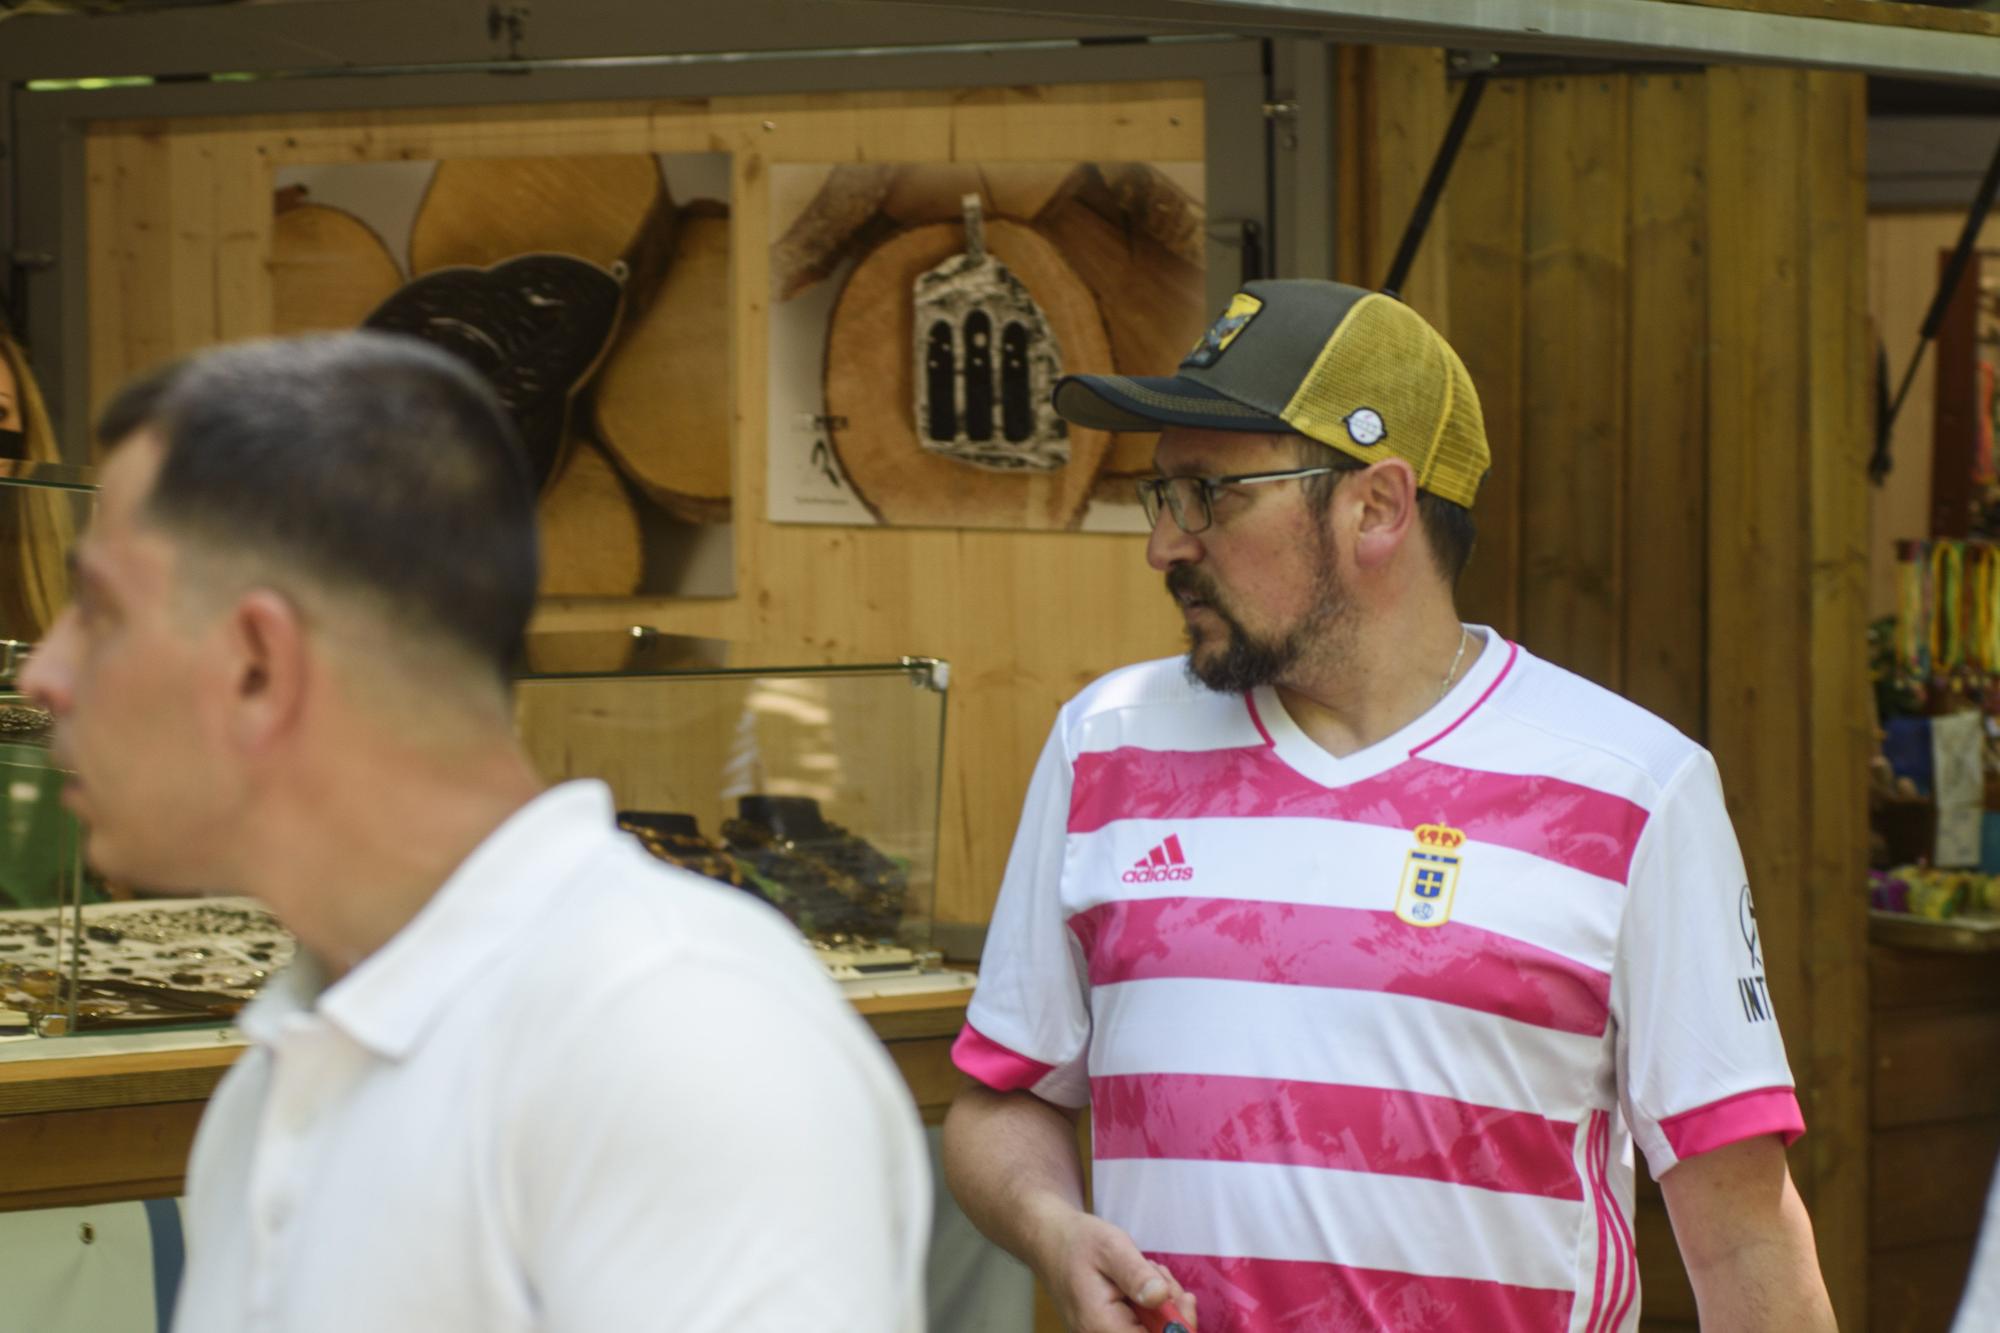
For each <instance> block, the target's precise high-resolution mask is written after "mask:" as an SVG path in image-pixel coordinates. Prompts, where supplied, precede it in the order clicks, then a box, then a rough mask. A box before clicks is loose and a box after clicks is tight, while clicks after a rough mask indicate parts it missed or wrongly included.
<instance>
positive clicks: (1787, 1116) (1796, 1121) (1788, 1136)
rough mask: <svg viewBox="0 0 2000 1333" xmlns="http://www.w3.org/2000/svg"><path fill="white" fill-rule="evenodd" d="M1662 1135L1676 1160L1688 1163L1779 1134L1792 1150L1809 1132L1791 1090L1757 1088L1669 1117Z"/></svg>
mask: <svg viewBox="0 0 2000 1333" xmlns="http://www.w3.org/2000/svg"><path fill="white" fill-rule="evenodd" d="M1660 1132H1661V1133H1662V1134H1664V1135H1666V1138H1667V1146H1668V1147H1670V1148H1672V1149H1673V1150H1674V1156H1675V1157H1676V1158H1678V1159H1680V1160H1681V1161H1686V1160H1687V1159H1688V1158H1690V1157H1698V1156H1700V1155H1701V1154H1702V1153H1705V1152H1713V1151H1714V1150H1715V1149H1717V1148H1724V1147H1727V1146H1728V1145H1730V1144H1732V1143H1741V1142H1742V1141H1743V1140H1744V1139H1754V1138H1756V1137H1757V1136H1758V1135H1760V1134H1776V1135H1778V1136H1779V1137H1780V1138H1781V1139H1783V1140H1784V1143H1785V1146H1786V1147H1788V1148H1789V1147H1790V1146H1791V1145H1792V1144H1793V1143H1794V1142H1795V1141H1797V1139H1798V1137H1799V1136H1800V1135H1801V1134H1803V1133H1805V1132H1806V1119H1805V1116H1803V1115H1801V1114H1800V1113H1799V1099H1798V1097H1797V1096H1796V1095H1794V1093H1793V1091H1792V1089H1790V1088H1758V1089H1757V1090H1756V1091H1754V1092H1739V1093H1737V1094H1736V1095H1735V1096H1734V1097H1724V1098H1723V1099H1722V1100H1721V1101H1719V1102H1710V1103H1709V1104H1708V1105H1707V1106H1697V1107H1696V1108H1695V1109H1694V1110H1692V1111H1683V1112H1681V1113H1680V1114H1679V1115H1670V1116H1668V1117H1667V1118H1666V1119H1665V1120H1662V1121H1661V1122H1660Z"/></svg>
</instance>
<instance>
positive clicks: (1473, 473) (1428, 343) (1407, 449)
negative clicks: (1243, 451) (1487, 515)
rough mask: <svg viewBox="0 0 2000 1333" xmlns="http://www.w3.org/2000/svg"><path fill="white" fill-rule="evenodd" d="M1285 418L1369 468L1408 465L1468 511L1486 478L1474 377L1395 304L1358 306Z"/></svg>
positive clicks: (1374, 299) (1381, 299) (1377, 300)
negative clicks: (1394, 462)
mask: <svg viewBox="0 0 2000 1333" xmlns="http://www.w3.org/2000/svg"><path fill="white" fill-rule="evenodd" d="M1282 415H1283V417H1284V420H1285V423H1286V424H1287V425H1289V426H1291V428H1292V429H1294V430H1296V431H1298V432H1299V433H1300V434H1302V435H1307V436H1310V437H1312V438H1313V439H1315V440H1318V441H1319V442H1320V443H1322V444H1326V445H1330V446H1332V447H1333V448H1335V449H1338V450H1340V451H1341V452H1342V453H1345V454H1349V455H1351V456H1353V457H1355V458H1359V459H1361V460H1362V461H1363V462H1366V463H1375V462H1379V461H1381V460H1382V459H1384V458H1388V457H1391V456H1394V457H1397V458H1403V459H1407V460H1408V461H1409V463H1410V466H1411V467H1413V468H1415V469H1416V473H1417V484H1418V485H1419V486H1421V487H1422V488H1423V489H1425V490H1428V491H1430V492H1432V493H1433V494H1436V495H1440V496H1443V497H1444V498H1445V499H1447V500H1451V501H1453V502H1454V503H1457V504H1461V505H1465V506H1467V507H1470V506H1471V504H1472V500H1473V497H1474V496H1475V495H1476V494H1477V493H1478V490H1479V482H1480V479H1481V478H1482V477H1484V476H1485V475H1486V468H1487V463H1488V455H1487V449H1486V429H1485V425H1484V422H1483V421H1482V419H1481V417H1480V414H1479V397H1478V395H1477V394H1476V393H1475V392H1474V391H1473V388H1472V379H1471V377H1470V376H1469V375H1467V374H1466V372H1465V366H1464V364H1463V363H1461V362H1460V361H1459V359H1458V356H1457V354H1456V353H1454V352H1453V351H1452V350H1451V348H1450V347H1449V346H1448V345H1447V344H1446V343H1445V341H1444V339H1442V338H1440V337H1439V336H1438V334H1437V331H1436V330H1435V329H1433V328H1431V326H1430V325H1429V324H1427V323H1425V322H1424V320H1423V317H1422V316H1420V315H1418V314H1417V313H1416V312H1415V311H1414V310H1411V309H1410V308H1409V307H1408V306H1406V305H1404V304H1403V303H1402V302H1400V301H1397V300H1395V299H1394V298H1393V297H1387V296H1382V295H1379V294H1377V295H1371V296H1367V297H1364V298H1363V299H1361V300H1360V301H1357V302H1355V304H1354V308H1353V309H1352V310H1350V311H1348V314H1347V318H1346V319H1344V320H1342V321H1341V323H1340V326H1339V327H1338V328H1336V329H1335V330H1334V331H1333V336H1332V337H1331V338H1329V339H1328V340H1327V343H1326V346H1325V347H1323V348H1321V349H1320V354H1319V357H1318V358H1317V359H1316V360H1315V361H1314V362H1313V366H1312V369H1311V370H1310V371H1309V372H1308V373H1307V375H1306V377H1305V381H1304V382H1303V383H1302V384H1300V385H1299V388H1298V391H1297V392H1296V393H1295V394H1293V395H1292V400H1291V402H1290V403H1288V404H1287V405H1286V408H1285V411H1284V413H1283V414H1282Z"/></svg>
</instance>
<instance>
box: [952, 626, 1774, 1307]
mask: <svg viewBox="0 0 2000 1333" xmlns="http://www.w3.org/2000/svg"><path fill="white" fill-rule="evenodd" d="M968 1017H969V1023H968V1025H967V1027H966V1029H965V1031H964V1032H963V1033H962V1034H961V1035H960V1037H959V1040H958V1043H957V1045H956V1047H955V1048H954V1056H955V1058H956V1060H957V1062H958V1064H959V1067H960V1068H961V1069H963V1070H964V1071H965V1072H966V1073H968V1074H970V1075H971V1076H973V1077H974V1078H977V1079H979V1080H980V1081H982V1082H984V1083H986V1084H988V1085H989V1086H992V1087H995V1088H1000V1089H1016V1088H1026V1089H1030V1090H1032V1091H1033V1092H1035V1093H1036V1094H1037V1095H1039V1096H1041V1097H1043V1098H1045V1099H1047V1100H1048V1101H1051V1102H1054V1103H1057V1104H1059V1105H1063V1106H1070V1107H1078V1106H1082V1105H1084V1104H1086V1102H1087V1103H1088V1104H1089V1105H1090V1106H1091V1111H1092V1124H1093V1173H1094V1176H1093V1180H1094V1189H1095V1199H1096V1209H1097V1211H1098V1213H1099V1214H1101V1215H1102V1216H1104V1217H1105V1218H1107V1219H1109V1220H1110V1221H1112V1222H1114V1223H1116V1224H1117V1225H1119V1226H1120V1227H1123V1228H1124V1229H1125V1230H1126V1231H1127V1232H1129V1233H1130V1234H1131V1235H1132V1236H1133V1238H1134V1239H1135V1240H1136V1241H1137V1242H1138V1244H1139V1246H1140V1248H1141V1249H1143V1250H1145V1251H1146V1252H1147V1253H1148V1254H1150V1255H1152V1256H1153V1257H1154V1258H1156V1259H1158V1260H1159V1261H1160V1262H1163V1263H1165V1264H1166V1265H1167V1266H1168V1267H1169V1268H1170V1269H1171V1270H1172V1271H1173V1272H1174V1274H1175V1276H1177V1277H1178V1278H1179V1279H1180V1280H1181V1281H1182V1282H1183V1283H1184V1284H1186V1285H1187V1286H1188V1287H1189V1289H1190V1290H1192V1291H1193V1292H1194V1293H1195V1294H1196V1296H1197V1297H1198V1298H1199V1302H1200V1311H1201V1324H1202V1329H1203V1333H1308V1331H1310V1333H1320V1331H1322V1330H1348V1329H1385V1330H1425V1331H1426V1333H1432V1331H1439V1330H1468V1331H1469V1330H1477V1331H1478V1333H1514V1331H1517V1330H1518V1331H1520V1333H1527V1331H1529V1330H1534V1331H1536V1333H1547V1331H1553V1330H1567V1331H1569V1333H1626V1331H1627V1330H1632V1329H1635V1328H1636V1327H1637V1326H1638V1320H1639V1299H1638V1298H1639V1280H1638V1269H1637V1265H1636V1263H1635V1259H1634V1253H1633V1226H1632V1221H1633V1200H1632V1186H1633V1175H1632V1171H1633V1153H1632V1149H1633V1145H1634V1143H1635V1142H1636V1144H1637V1146H1638V1148H1639V1149H1640V1150H1641V1151H1642V1152H1644V1153H1645V1155H1646V1159H1647V1162H1648V1164H1649V1165H1650V1166H1651V1168H1652V1171H1653V1173H1654V1174H1655V1175H1658V1174H1660V1173H1662V1172H1664V1171H1666V1170H1667V1169H1668V1168H1669V1167H1671V1166H1673V1165H1674V1164H1675V1163H1676V1162H1678V1161H1680V1160H1681V1159H1682V1158H1684V1157H1688V1156H1691V1155H1693V1154H1696V1153H1701V1152H1705V1151H1708V1150H1709V1149H1712V1148H1717V1147H1720V1146H1722V1145H1724V1144H1727V1143H1732V1142H1735V1141H1737V1140H1740V1139H1744V1138H1749V1137H1752V1136H1754V1135H1759V1134H1767V1133H1775V1134H1779V1135H1782V1136H1784V1137H1785V1139H1786V1141H1787V1142H1789V1141H1790V1140H1791V1139H1793V1138H1796V1137H1797V1136H1798V1135H1799V1134H1800V1133H1801V1132H1803V1129H1804V1125H1803V1121H1802V1120H1801V1118H1800V1115H1799V1109H1798V1103H1797V1101H1796V1099H1795V1098H1794V1096H1793V1092H1792V1078H1791V1072H1790V1069H1789V1068H1788V1066H1787V1065H1786V1062H1785V1052H1784V1047H1783V1046H1782V1044H1781V1043H1780V1041H1779V1037H1778V1030H1777V1024H1776V1022H1775V1021H1774V1020H1773V1018H1772V1015H1771V1008H1770V1001H1769V997H1768V993H1767V991H1766V989H1765V985H1764V970H1763V960H1762V955H1761V953H1760V952H1759V945H1758V940H1757V932H1756V918H1755V915H1754V913H1753V912H1752V910H1751V906H1750V896H1749V888H1748V885H1747V883H1746V880H1745V875H1744V870H1743V859H1742V854H1741V852H1740V851H1739V850H1738V847H1737V843H1736V838H1735V834H1734V832H1733V830H1732V829H1731V826H1730V823H1729V818H1728V815H1727V813H1726V812H1725V810H1724V808H1723V801H1722V790H1721V784H1720V781H1719V780H1718V777H1717V774H1716V770H1715V765H1714V762H1713V760H1712V759H1711V758H1710V757H1709V755H1708V753H1707V752H1706V751H1704V750H1703V749H1701V747H1699V746H1698V745H1696V744H1695V743H1694V742H1692V741H1690V740H1688V739H1687V738H1686V737H1684V736H1682V735H1680V734H1679V733H1678V732H1676V731H1675V730H1674V729H1673V728H1671V727H1669V726H1668V725H1667V724H1666V723H1664V722H1662V721H1660V720H1659V719H1658V718H1655V717H1653V716H1652V715H1651V714H1648V713H1646V712H1645V711H1644V710H1642V709H1640V708H1638V707H1636V706H1634V705H1633V704H1631V703H1628V702H1627V701H1625V700H1623V699H1621V698H1619V697H1618V696H1616V695H1614V694H1612V693H1610V692H1608V691H1606V690H1603V689H1601V688H1599V687H1597V686H1595V685H1593V684H1591V683H1589V682H1588V681H1585V680H1583V679H1581V678H1580V677H1577V676H1574V675H1572V674H1570V673H1569V672H1567V671H1564V670H1562V669H1561V668H1559V667H1556V666H1553V665H1551V664H1549V663H1546V662H1543V661H1541V660H1539V659H1537V658H1535V657H1533V656H1531V655H1530V654H1528V653H1526V652H1524V651H1522V650H1520V649H1519V648H1518V647H1516V646H1515V645H1513V644H1510V643H1508V642H1506V641H1505V640H1503V639H1501V638H1500V636H1499V635H1497V634H1494V633H1492V632H1490V631H1487V632H1486V633H1485V647H1484V649H1483V651H1482V652H1481V654H1480V657H1479V659H1478V660H1477V661H1476V662H1475V663H1474V665H1473V667H1472V670H1471V671H1470V672H1469V673H1468V674H1467V676H1466V677H1465V679H1464V680H1462V681H1461V682H1460V683H1459V684H1458V685H1457V686H1456V687H1455V688H1454V689H1453V690H1452V691H1451V692H1450V693H1449V694H1448V695H1447V696H1446V697H1445V698H1444V699H1443V700H1441V701H1440V702H1439V703H1438V705H1437V706H1436V707H1435V708H1433V709H1431V710H1430V711H1429V712H1427V713H1426V714H1424V716H1422V717H1420V718H1418V719H1417V720H1416V721H1414V722H1413V723H1411V724H1410V725H1409V726H1408V727H1406V728H1404V729H1403V730H1402V731H1401V732H1399V733H1397V734H1396V735H1394V736H1391V737H1389V738H1388V739H1386V740H1384V741H1381V742H1380V743H1378V744H1376V745H1372V746H1370V747H1368V748H1367V749H1365V750H1362V751H1359V752H1357V753H1355V754H1352V755H1348V756H1346V757H1345V758H1335V757H1334V756H1333V755H1331V754H1329V753H1327V752H1326V751H1325V750H1322V749H1321V748H1319V747H1318V746H1317V745H1315V744H1314V743H1313V742H1312V741H1311V740H1310V739H1309V738H1308V737H1307V736H1306V735H1305V734H1304V733H1303V732H1301V731H1300V730H1299V729H1298V727H1297V726H1296V725H1295V724H1294V723H1293V722H1292V721H1291V719H1290V718H1289V717H1288V716H1287V714H1286V712H1285V710H1284V708H1283V706H1282V704H1281V703H1280V702H1279V700H1278V698H1277V696H1276V694H1275V693H1274V692H1273V691H1271V690H1268V689H1265V690H1257V691H1253V692H1252V693H1251V694H1249V695H1225V694H1217V693H1214V692H1212V691H1209V690H1207V689H1205V688H1203V687H1202V686H1200V685H1198V684H1195V683H1193V682H1191V681H1190V680H1189V679H1188V678H1187V676H1186V674H1185V672H1184V669H1183V665H1182V662H1181V659H1178V658H1174V659H1167V660H1164V661H1159V662H1148V663H1145V664H1142V665H1139V666H1134V667H1128V668H1126V669H1124V670H1120V671H1117V672H1114V673H1112V674H1111V675H1109V676H1106V677H1104V678H1103V679H1102V680H1099V681H1098V682H1096V683H1095V684H1093V685H1092V686H1090V687H1089V688H1088V689H1086V690H1085V691H1084V692H1083V693H1082V694H1080V695H1078V696H1077V697H1076V698H1075V699H1074V700H1072V701H1071V702H1070V703H1069V704H1068V705H1067V706H1066V707H1065V708H1064V709H1063V710H1062V714H1061V716H1060V718H1059V719H1058V721H1057V724H1056V726H1055V729H1054V731H1053V732H1052V733H1051V735H1050V737H1049V740H1048V744H1047V746H1046V748H1045V749H1044V751H1043V753H1042V757H1041V761H1040V763H1039V765H1038V766H1037V768H1036V771H1035V776H1034V779H1033V782H1032V783H1031V785H1030V787H1029V790H1028V798H1027V804H1026V809H1025V811H1024V814H1023V817H1022V822H1021V827H1020V831H1019V833H1018V834H1017V836H1016V840H1015V844H1014V850H1013V854H1012V857H1011V859H1010V860H1009V862H1008V866H1007V876H1006V880H1005V882H1004V884H1003V886H1002V889H1001V893H1000V900H999V904H998V906H997V908H996V910H995V913H994V918H993V924H992V928H991V931H990V933H989V934H988V937H987V944H986V952H985V957H984V960H983V962H982V964H981V971H980V980H979V988H978V991H977V993H976V995H975V996H974V998H973V1001H972V1006H971V1009H970V1012H969V1015H968Z"/></svg>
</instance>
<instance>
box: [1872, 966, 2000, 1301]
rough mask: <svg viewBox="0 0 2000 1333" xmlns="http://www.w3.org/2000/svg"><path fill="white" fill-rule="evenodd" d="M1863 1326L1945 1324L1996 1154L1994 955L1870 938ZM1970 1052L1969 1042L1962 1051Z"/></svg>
mask: <svg viewBox="0 0 2000 1333" xmlns="http://www.w3.org/2000/svg"><path fill="white" fill-rule="evenodd" d="M1869 967H1870V973H1871V979H1872V981H1873V994H1872V996H1871V1000H1870V1006H1871V1008H1872V1010H1873V1022H1872V1023H1871V1025H1870V1028H1871V1033H1872V1037H1873V1052H1872V1054H1873V1064H1874V1073H1875V1078H1874V1095H1873V1096H1872V1097H1871V1098H1870V1108H1871V1113H1870V1123H1871V1124H1872V1125H1873V1127H1874V1131H1875V1134H1874V1141H1873V1143H1872V1144H1871V1146H1870V1160H1869V1175H1870V1178H1871V1190H1870V1195H1871V1199H1870V1202H1871V1204H1872V1206H1871V1208H1870V1210H1869V1217H1868V1224H1869V1225H1868V1250H1869V1256H1868V1258H1869V1267H1870V1270H1871V1271H1872V1273H1873V1275H1874V1281H1873V1283H1872V1285H1871V1287H1870V1289H1869V1302H1868V1305H1869V1320H1868V1327H1869V1329H1870V1330H1871V1333H1945V1330H1947V1329H1949V1328H1950V1327H1951V1321H1952V1316H1953V1314H1954V1312H1955V1311H1956V1309H1957V1306H1958V1297H1959V1293H1960V1291H1961V1290H1963V1288H1964V1286H1965V1277H1966V1273H1967V1270H1968V1269H1969V1268H1970V1267H1971V1263H1972V1249H1973V1243H1974V1240H1975V1238H1976V1237H1977V1236H1978V1234H1979V1226H1980V1222H1981V1220H1982V1215H1983V1212H1984V1208H1983V1205H1984V1204H1985V1201H1986V1181H1987V1178H1988V1177H1989V1176H1990V1175H1991V1174H1992V1171H1993V1163H1994V1160H1995V1158H1997V1157H2000V1064H1996V1063H1995V1062H1994V1061H1993V1060H1992V1059H1990V1058H1986V1057H1985V1056H1984V1054H1983V1053H1986V1052H1991V1051H1993V1050H1995V1049H2000V967H1996V966H1995V965H1994V960H1993V956H1992V955H1991V954H1958V955H1952V954H1935V953H1916V952H1913V951H1910V950H1907V949H1894V948H1888V947H1884V946H1880V945H1878V946H1876V947H1875V948H1874V949H1872V950H1871V951H1870V955H1869ZM1975 1052H1976V1053H1982V1054H1977V1055H1975V1054H1973V1053H1975Z"/></svg>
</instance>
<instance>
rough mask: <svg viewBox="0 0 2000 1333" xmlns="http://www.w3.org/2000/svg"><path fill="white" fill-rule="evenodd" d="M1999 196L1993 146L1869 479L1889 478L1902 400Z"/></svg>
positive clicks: (1999, 151)
mask: <svg viewBox="0 0 2000 1333" xmlns="http://www.w3.org/2000/svg"><path fill="white" fill-rule="evenodd" d="M1996 192H2000V144H1995V145H1994V146H1993V161H1992V162H1990V163H1988V164H1987V167H1986V178H1985V179H1984V180H1982V181H1980V182H1979V193H1978V194H1976V195H1974V196H1973V199H1972V211H1971V212H1970V213H1967V214H1966V215H1965V228H1964V230H1962V231H1960V232H1959V234H1958V245H1957V247H1956V248H1955V249H1953V250H1952V252H1951V259H1950V260H1949V261H1948V262H1947V263H1946V264H1945V266H1944V276H1943V277H1941V278H1939V279H1938V289H1937V295H1935V296H1933V297H1932V298H1931V308H1930V313H1928V314H1926V315H1925V316H1924V326H1923V328H1922V329H1921V330H1919V331H1918V333H1917V348H1916V350H1915V351H1914V352H1911V353H1910V365H1909V369H1907V370H1905V371H1904V372H1903V382H1902V383H1901V384H1900V385H1898V386H1897V388H1896V397H1895V398H1894V400H1893V401H1891V402H1890V404H1889V410H1888V412H1887V413H1885V414H1884V415H1883V417H1882V420H1881V422H1880V423H1879V424H1878V425H1877V426H1876V428H1875V454H1874V456H1873V457H1872V458H1870V459H1869V460H1868V475H1869V476H1871V477H1873V478H1874V479H1875V480H1876V481H1878V482H1879V481H1881V480H1882V478H1883V477H1885V476H1887V475H1888V474H1889V465H1890V460H1889V431H1890V429H1891V427H1893V426H1894V425H1895V424H1896V416H1897V414H1898V413H1900V412H1901V411H1902V410H1903V400H1904V399H1905V398H1907V397H1909V394H1910V385H1911V383H1912V382H1913V381H1914V380H1915V379H1916V378H1917V367H1918V366H1919V365H1920V364H1921V363H1922V362H1923V359H1924V349H1925V348H1927V347H1929V346H1930V345H1931V341H1932V340H1933V339H1934V338H1936V337H1937V331H1938V329H1940V328H1941V327H1943V325H1944V312H1945V311H1946V310H1947V309H1949V308H1950V306H1951V299H1952V297H1953V296H1954V295H1956V294H1957V292H1958V284H1959V282H1960V280H1961V279H1963V278H1964V277H1965V266H1966V265H1967V264H1969V263H1971V262H1972V253H1973V251H1974V250H1975V249H1977V248H1978V246H1979V230H1980V228H1981V227H1984V226H1985V225H1986V215H1987V214H1988V213H1990V212H1991V211H1992V210H1993V196H1994V194H1995V193H1996Z"/></svg>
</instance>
